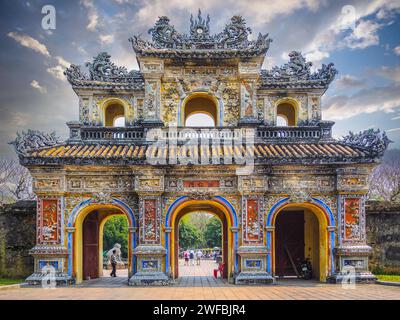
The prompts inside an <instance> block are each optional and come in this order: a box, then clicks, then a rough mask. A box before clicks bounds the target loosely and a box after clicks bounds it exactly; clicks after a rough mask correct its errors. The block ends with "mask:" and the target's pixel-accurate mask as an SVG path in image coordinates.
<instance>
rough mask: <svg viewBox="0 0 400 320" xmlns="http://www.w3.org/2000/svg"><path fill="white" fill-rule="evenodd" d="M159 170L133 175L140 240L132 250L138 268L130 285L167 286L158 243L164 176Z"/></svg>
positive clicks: (162, 248)
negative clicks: (137, 200) (137, 197)
mask: <svg viewBox="0 0 400 320" xmlns="http://www.w3.org/2000/svg"><path fill="white" fill-rule="evenodd" d="M159 173H160V172H152V175H150V173H149V174H147V173H146V174H143V175H141V176H136V177H135V189H136V190H137V191H138V196H139V221H138V232H139V243H138V246H137V247H136V248H135V249H134V251H133V254H134V256H135V257H136V262H137V270H136V273H135V274H134V275H133V276H132V277H131V278H130V279H129V284H130V285H143V284H152V285H166V284H168V281H169V278H168V276H167V275H166V274H165V273H164V272H163V265H162V262H163V260H164V257H165V255H166V249H165V248H164V247H163V246H162V244H161V223H162V221H161V220H162V219H161V206H162V191H163V190H164V176H163V174H162V173H161V174H160V175H159Z"/></svg>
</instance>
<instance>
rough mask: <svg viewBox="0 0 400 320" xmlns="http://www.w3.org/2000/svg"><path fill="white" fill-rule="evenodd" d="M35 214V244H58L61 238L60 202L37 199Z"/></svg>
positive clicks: (57, 200)
mask: <svg viewBox="0 0 400 320" xmlns="http://www.w3.org/2000/svg"><path fill="white" fill-rule="evenodd" d="M37 212H38V215H37V243H38V244H58V243H59V241H60V238H61V204H60V200H59V199H38V201H37Z"/></svg>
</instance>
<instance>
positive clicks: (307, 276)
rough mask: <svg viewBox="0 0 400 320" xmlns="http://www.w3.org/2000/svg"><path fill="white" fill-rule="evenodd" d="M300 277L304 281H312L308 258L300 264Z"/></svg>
mask: <svg viewBox="0 0 400 320" xmlns="http://www.w3.org/2000/svg"><path fill="white" fill-rule="evenodd" d="M300 276H301V278H302V279H304V280H311V279H312V265H311V261H310V259H309V258H306V259H305V260H303V261H302V262H301V263H300Z"/></svg>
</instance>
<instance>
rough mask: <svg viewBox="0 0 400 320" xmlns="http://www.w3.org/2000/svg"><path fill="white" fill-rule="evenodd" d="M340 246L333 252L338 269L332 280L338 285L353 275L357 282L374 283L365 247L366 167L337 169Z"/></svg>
mask: <svg viewBox="0 0 400 320" xmlns="http://www.w3.org/2000/svg"><path fill="white" fill-rule="evenodd" d="M337 173H338V176H337V188H338V191H339V194H338V227H339V230H338V233H339V235H338V236H339V237H338V238H339V239H338V240H339V241H338V242H339V245H338V246H337V248H336V250H335V255H336V259H337V270H336V272H335V274H334V276H333V277H332V280H333V281H334V282H340V281H342V279H343V278H344V277H346V278H347V279H348V278H349V275H348V273H349V272H352V271H353V272H354V275H355V280H356V281H357V282H369V281H374V280H375V279H376V278H375V276H374V275H373V274H372V273H371V272H370V271H369V270H368V257H369V256H370V255H371V253H372V248H371V247H370V246H368V245H367V237H366V228H365V197H366V192H367V181H368V173H369V170H368V168H365V167H356V168H343V169H342V168H341V169H338V170H337Z"/></svg>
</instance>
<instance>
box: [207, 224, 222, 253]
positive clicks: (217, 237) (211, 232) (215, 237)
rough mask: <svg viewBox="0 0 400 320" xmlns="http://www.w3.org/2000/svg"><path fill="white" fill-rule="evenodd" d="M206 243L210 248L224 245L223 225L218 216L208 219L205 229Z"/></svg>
mask: <svg viewBox="0 0 400 320" xmlns="http://www.w3.org/2000/svg"><path fill="white" fill-rule="evenodd" d="M204 239H205V245H206V247H208V248H214V247H222V225H221V221H220V219H219V218H217V217H212V218H211V219H209V220H208V222H207V225H206V229H205V231H204Z"/></svg>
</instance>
